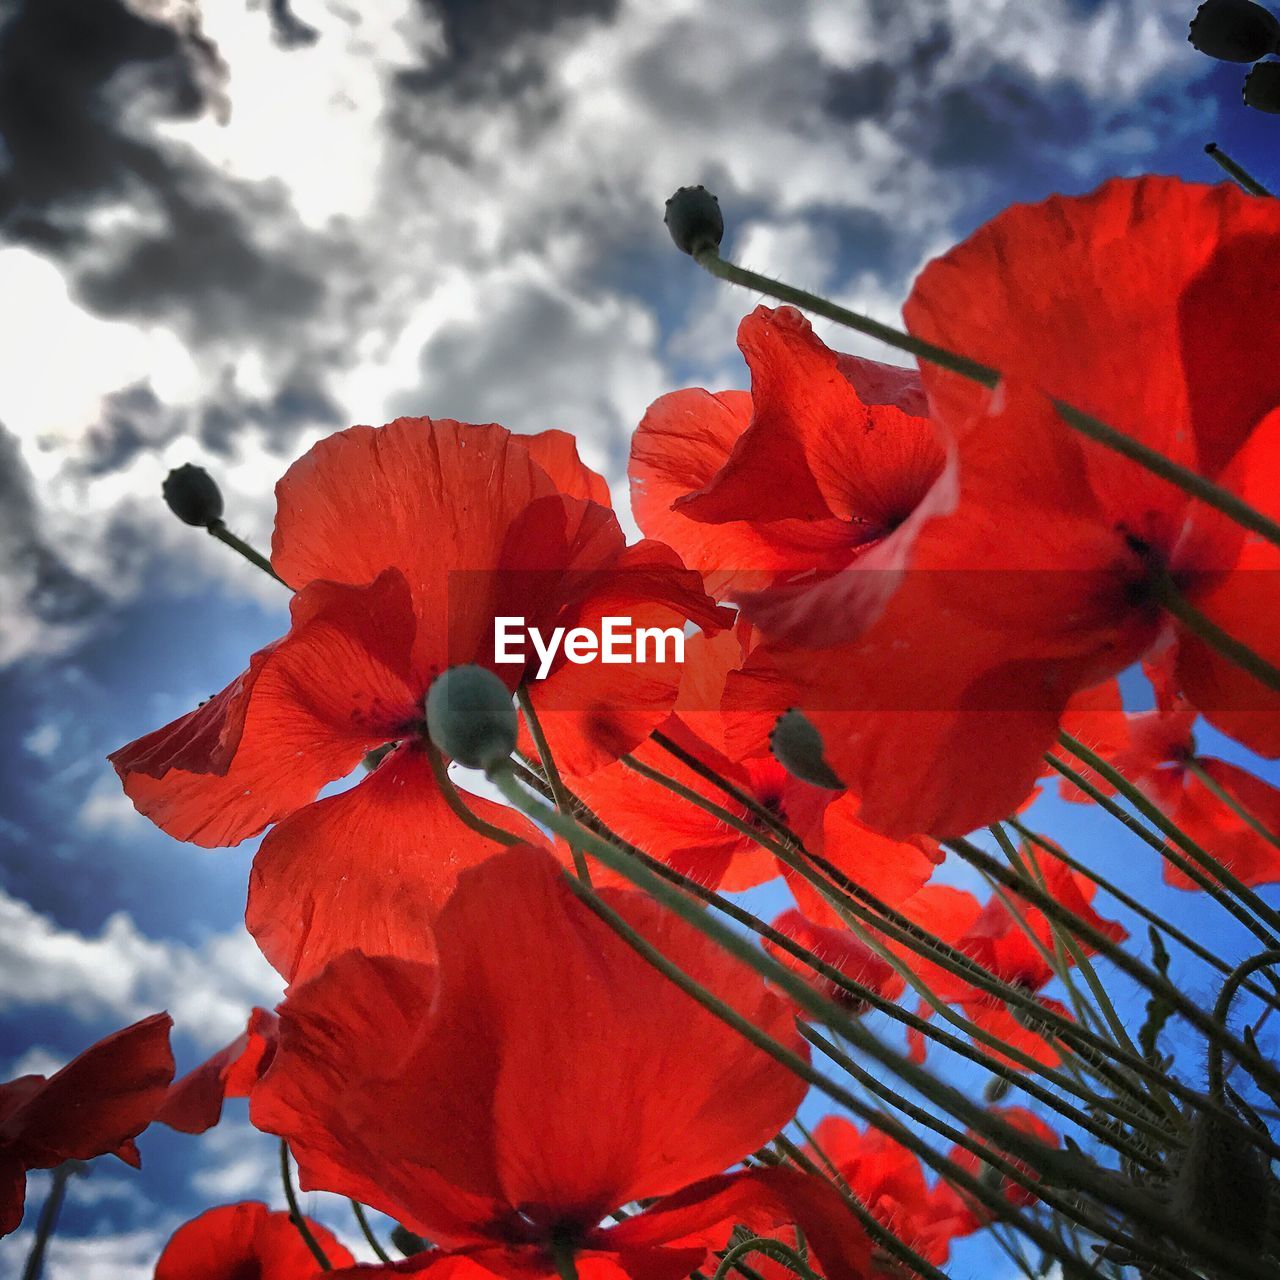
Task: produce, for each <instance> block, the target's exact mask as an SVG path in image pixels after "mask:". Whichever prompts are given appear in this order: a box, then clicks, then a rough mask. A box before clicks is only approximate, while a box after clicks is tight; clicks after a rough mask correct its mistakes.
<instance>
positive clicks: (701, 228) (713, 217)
mask: <svg viewBox="0 0 1280 1280" xmlns="http://www.w3.org/2000/svg"><path fill="white" fill-rule="evenodd" d="M662 220H663V222H665V223H666V224H667V230H668V231H670V232H671V238H672V240H674V241H675V242H676V248H677V249H679V250H680V252H681V253H689V254H695V255H696V254H697V253H698V252H699V251H700V250H702V249H718V248H719V247H720V241H721V240H722V239H723V238H724V217H723V215H722V214H721V213H720V201H719V200H717V199H716V198H715V196H713V195H712V194H711V192H710V191H708V190H707V189H706V187H701V186H699V187H681V188H680V190H679V191H677V192H676V193H675V195H673V196H672V197H671V199H670V200H668V201H667V211H666V213H665V214H663V217H662Z"/></svg>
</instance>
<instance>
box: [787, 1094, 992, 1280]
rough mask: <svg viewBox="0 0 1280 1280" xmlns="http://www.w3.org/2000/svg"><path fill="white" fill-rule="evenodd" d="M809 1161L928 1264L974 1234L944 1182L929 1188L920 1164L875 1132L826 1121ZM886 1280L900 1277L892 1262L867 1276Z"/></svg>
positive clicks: (971, 1222) (936, 1263)
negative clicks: (835, 1177)
mask: <svg viewBox="0 0 1280 1280" xmlns="http://www.w3.org/2000/svg"><path fill="white" fill-rule="evenodd" d="M813 1137H814V1142H815V1144H816V1148H817V1149H812V1150H810V1152H809V1155H810V1158H811V1159H812V1160H814V1161H815V1163H817V1164H818V1165H819V1166H820V1167H823V1168H825V1167H826V1162H827V1161H830V1163H831V1165H832V1166H834V1168H835V1170H836V1172H837V1173H838V1174H839V1175H840V1177H841V1178H842V1179H843V1181H844V1183H845V1185H846V1186H848V1188H849V1189H850V1190H851V1191H852V1192H853V1194H854V1195H855V1196H857V1197H858V1199H859V1200H860V1201H861V1202H862V1203H863V1204H864V1205H865V1206H866V1207H867V1209H868V1210H870V1212H871V1213H872V1214H873V1215H874V1216H875V1217H876V1218H877V1219H878V1220H879V1221H880V1222H881V1223H882V1224H883V1225H884V1226H886V1227H888V1229H889V1230H890V1231H892V1232H893V1233H894V1234H895V1235H896V1236H897V1237H898V1238H899V1239H900V1240H902V1241H904V1242H905V1243H906V1244H909V1245H910V1246H911V1247H912V1248H913V1249H914V1250H915V1251H916V1252H917V1253H919V1254H920V1255H921V1256H922V1257H923V1258H925V1259H926V1261H928V1262H932V1263H933V1264H934V1266H941V1265H942V1264H943V1263H945V1262H946V1260H947V1255H948V1254H949V1253H950V1252H951V1241H952V1240H954V1239H956V1238H957V1237H958V1236H965V1235H970V1234H972V1232H973V1231H975V1230H976V1229H977V1224H976V1223H975V1221H974V1218H973V1214H972V1213H971V1212H970V1211H969V1210H968V1209H967V1208H966V1207H965V1206H964V1205H963V1204H961V1203H960V1202H959V1201H958V1199H957V1196H956V1194H955V1192H954V1191H953V1190H952V1189H951V1188H950V1187H949V1186H948V1185H946V1184H945V1183H938V1184H936V1185H935V1186H932V1187H931V1186H929V1184H928V1183H927V1182H926V1181H925V1175H924V1170H923V1169H922V1168H921V1165H920V1161H919V1160H918V1159H917V1158H916V1157H915V1156H914V1155H912V1154H911V1152H909V1151H908V1150H907V1149H906V1148H905V1147H903V1146H902V1145H900V1144H899V1143H897V1142H895V1141H894V1140H893V1139H892V1138H890V1137H888V1136H887V1135H886V1134H884V1133H881V1132H880V1130H878V1129H871V1128H868V1129H866V1130H860V1129H858V1128H856V1127H855V1126H854V1125H852V1124H851V1123H850V1122H849V1121H848V1120H845V1119H844V1118H842V1117H840V1116H828V1117H827V1118H826V1119H825V1120H823V1121H822V1122H821V1123H820V1124H819V1125H818V1127H817V1128H816V1129H815V1130H814V1134H813ZM871 1274H872V1275H873V1276H876V1277H884V1278H885V1280H896V1278H897V1277H898V1276H900V1275H902V1264H901V1263H900V1262H898V1261H897V1260H896V1259H892V1258H888V1257H885V1258H881V1259H878V1261H877V1265H876V1267H875V1270H874V1271H872V1273H871Z"/></svg>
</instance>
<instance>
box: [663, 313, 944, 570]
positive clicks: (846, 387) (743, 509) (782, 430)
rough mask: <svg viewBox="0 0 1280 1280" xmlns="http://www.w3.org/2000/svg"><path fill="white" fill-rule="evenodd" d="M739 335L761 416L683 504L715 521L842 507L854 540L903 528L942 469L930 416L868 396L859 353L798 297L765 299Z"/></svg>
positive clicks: (822, 513)
mask: <svg viewBox="0 0 1280 1280" xmlns="http://www.w3.org/2000/svg"><path fill="white" fill-rule="evenodd" d="M738 341H739V345H740V346H741V347H742V350H743V354H744V355H745V356H746V358H747V363H748V364H749V365H750V366H751V395H752V403H753V407H754V413H753V417H752V421H751V425H750V427H748V429H747V430H746V432H744V433H743V435H742V436H741V437H740V438H739V440H738V441H737V443H736V444H735V446H734V448H733V451H732V453H731V455H730V457H729V459H728V461H727V462H726V464H725V466H724V467H723V468H722V469H721V470H720V472H719V473H718V474H717V475H716V476H715V478H714V479H713V480H712V481H711V482H710V484H708V485H707V486H706V487H705V488H704V489H703V490H702V492H701V493H699V494H697V495H694V496H692V497H690V498H687V499H685V500H684V501H682V502H681V503H680V510H681V511H682V512H683V513H684V514H686V515H689V516H692V517H693V518H694V519H698V520H708V521H712V522H715V521H719V520H738V519H742V518H743V516H744V515H745V514H748V513H749V516H748V518H750V519H752V520H755V521H765V520H780V519H787V518H789V517H799V518H803V519H810V520H813V519H817V520H821V519H824V518H827V517H829V516H833V515H834V516H836V517H838V518H840V519H843V520H846V521H849V522H851V524H853V525H854V526H856V529H857V531H858V532H860V534H861V536H851V538H850V544H851V545H852V544H855V543H857V542H859V541H871V540H873V539H875V538H878V537H881V536H883V535H884V534H885V533H886V532H888V531H889V530H891V529H894V528H896V527H897V526H898V525H899V524H900V523H901V522H902V521H903V520H905V519H906V518H907V516H909V515H910V514H911V512H912V511H913V510H914V509H915V507H916V505H917V503H918V502H919V501H920V499H921V498H922V497H923V496H924V494H925V493H926V492H927V491H928V489H929V488H930V486H931V485H932V483H933V481H934V480H935V479H936V478H937V475H938V473H939V472H940V471H941V469H942V463H943V451H942V448H941V446H940V445H939V444H938V441H937V439H936V438H935V436H934V432H933V426H932V424H931V423H930V422H929V420H928V419H927V418H918V417H913V416H911V415H909V414H906V413H904V412H902V410H900V409H898V408H896V407H894V406H891V405H868V404H865V403H864V402H863V401H862V399H861V398H860V397H859V395H858V393H857V391H856V390H855V389H854V386H853V384H852V382H851V381H850V380H849V378H848V377H847V376H846V373H845V369H846V368H847V367H848V365H849V363H850V362H851V358H850V357H846V358H845V360H844V361H843V363H842V362H840V361H839V360H838V358H837V356H836V353H835V352H833V351H831V350H830V349H829V348H828V347H826V346H825V345H824V344H823V343H822V342H821V341H820V340H819V339H818V338H817V337H816V336H815V335H814V333H813V329H812V328H811V326H810V325H809V322H808V321H807V320H806V319H805V318H804V317H803V316H802V315H801V314H800V313H799V312H798V311H796V310H795V309H794V308H792V307H779V308H778V309H777V310H770V309H769V308H767V307H758V308H757V309H756V310H755V311H754V312H753V313H752V314H751V315H749V316H748V317H747V318H746V319H745V320H743V322H742V325H741V326H740V328H739V331H738ZM851 532H852V531H851Z"/></svg>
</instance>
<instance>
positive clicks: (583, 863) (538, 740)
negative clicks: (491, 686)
mask: <svg viewBox="0 0 1280 1280" xmlns="http://www.w3.org/2000/svg"><path fill="white" fill-rule="evenodd" d="M516 701H517V702H519V704H520V710H521V711H522V712H524V719H525V723H526V724H527V725H528V726H529V733H530V735H531V736H532V738H533V745H534V746H535V747H536V748H537V751H538V760H539V762H540V763H541V764H542V772H543V773H544V774H546V777H547V784H548V786H550V788H551V794H552V796H553V798H554V799H555V806H556V808H557V809H559V810H560V812H561V813H563V814H565V815H566V816H570V815H572V813H573V805H572V802H571V801H570V799H569V793H568V791H567V790H566V789H565V785H564V779H563V778H561V777H560V770H559V769H557V768H556V762H555V760H554V759H552V756H551V748H550V747H549V746H548V745H547V735H546V734H545V733H543V732H542V722H541V721H540V720H539V719H538V713H537V712H536V711H535V710H534V709H533V699H532V698H531V697H530V696H529V688H528V686H527V685H524V684H522V685H521V686H520V688H519V689H518V690H516ZM569 848H570V851H571V853H572V855H573V869H574V871H575V872H576V873H577V876H578V879H579V880H581V881H582V883H583V884H590V883H591V872H590V870H588V868H587V860H586V858H585V857H584V856H583V854H582V850H580V849H578V848H575V847H574V846H573V845H570V846H569Z"/></svg>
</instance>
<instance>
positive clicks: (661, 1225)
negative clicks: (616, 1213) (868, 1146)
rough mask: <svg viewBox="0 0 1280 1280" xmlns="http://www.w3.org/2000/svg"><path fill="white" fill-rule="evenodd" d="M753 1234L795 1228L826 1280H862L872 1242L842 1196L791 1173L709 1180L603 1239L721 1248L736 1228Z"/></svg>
mask: <svg viewBox="0 0 1280 1280" xmlns="http://www.w3.org/2000/svg"><path fill="white" fill-rule="evenodd" d="M738 1223H741V1224H743V1225H744V1226H746V1227H748V1228H749V1229H750V1230H752V1231H754V1232H758V1233H762V1234H763V1233H767V1232H770V1231H772V1230H774V1229H775V1228H777V1227H782V1226H790V1225H795V1226H796V1227H799V1228H800V1230H801V1231H803V1232H804V1236H805V1239H806V1240H807V1241H808V1244H809V1247H810V1248H811V1249H812V1250H813V1252H814V1254H815V1255H816V1256H817V1259H818V1261H819V1262H820V1264H821V1271H822V1274H823V1275H825V1276H826V1277H827V1280H866V1277H867V1276H868V1274H870V1272H871V1242H870V1240H869V1239H868V1237H867V1235H866V1233H865V1231H864V1230H863V1228H862V1226H861V1225H860V1224H859V1223H858V1221H857V1220H856V1219H855V1218H854V1217H853V1216H852V1214H851V1211H850V1209H849V1207H848V1206H847V1205H846V1204H845V1202H844V1200H843V1199H842V1198H841V1196H840V1194H839V1192H837V1191H836V1189H835V1188H834V1187H833V1186H831V1184H830V1183H828V1182H826V1181H825V1180H823V1179H821V1178H816V1177H811V1176H810V1175H808V1174H805V1173H801V1172H799V1171H798V1170H796V1169H784V1168H775V1169H753V1170H750V1171H749V1172H746V1173H737V1174H730V1175H728V1176H725V1177H719V1178H708V1179H707V1180H706V1181H704V1182H701V1183H697V1184H694V1185H693V1186H689V1187H686V1188H685V1189H684V1190H683V1191H681V1192H679V1193H678V1194H676V1195H673V1196H669V1197H668V1198H667V1199H665V1200H660V1201H659V1202H658V1203H657V1204H655V1205H653V1206H651V1207H650V1208H648V1209H646V1210H645V1212H644V1213H640V1214H637V1215H636V1216H635V1217H633V1218H629V1219H628V1220H627V1221H626V1222H623V1223H620V1224H619V1225H618V1226H616V1227H611V1228H609V1230H608V1231H606V1232H603V1233H601V1234H602V1235H603V1236H604V1237H607V1238H608V1240H609V1242H610V1244H611V1245H612V1246H613V1247H615V1248H617V1247H619V1246H622V1245H623V1244H624V1242H625V1244H626V1245H627V1246H631V1247H635V1246H637V1245H650V1246H652V1245H668V1246H670V1245H681V1244H692V1243H695V1242H696V1243H699V1244H703V1245H705V1246H706V1247H707V1248H708V1249H723V1248H724V1247H725V1245H726V1244H727V1243H728V1240H729V1235H730V1233H731V1232H732V1230H733V1228H734V1226H735V1225H737V1224H738Z"/></svg>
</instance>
